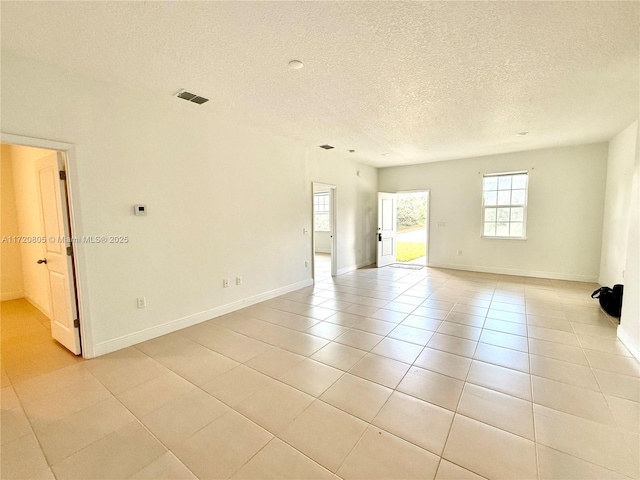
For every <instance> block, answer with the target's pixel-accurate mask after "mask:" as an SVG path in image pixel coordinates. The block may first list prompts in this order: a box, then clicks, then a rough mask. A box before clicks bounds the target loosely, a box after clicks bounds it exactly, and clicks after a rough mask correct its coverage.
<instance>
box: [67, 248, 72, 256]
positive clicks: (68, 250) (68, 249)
mask: <svg viewBox="0 0 640 480" xmlns="http://www.w3.org/2000/svg"><path fill="white" fill-rule="evenodd" d="M67 255H68V256H69V257H70V256H72V255H73V247H71V246H69V247H67Z"/></svg>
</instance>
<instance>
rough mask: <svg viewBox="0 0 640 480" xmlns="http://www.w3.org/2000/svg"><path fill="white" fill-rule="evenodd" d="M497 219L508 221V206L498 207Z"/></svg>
mask: <svg viewBox="0 0 640 480" xmlns="http://www.w3.org/2000/svg"><path fill="white" fill-rule="evenodd" d="M498 221H499V222H508V221H509V209H508V208H498Z"/></svg>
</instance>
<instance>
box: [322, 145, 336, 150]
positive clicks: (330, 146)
mask: <svg viewBox="0 0 640 480" xmlns="http://www.w3.org/2000/svg"><path fill="white" fill-rule="evenodd" d="M320 148H324V149H325V150H331V149H332V148H334V147H333V145H327V144H324V145H320Z"/></svg>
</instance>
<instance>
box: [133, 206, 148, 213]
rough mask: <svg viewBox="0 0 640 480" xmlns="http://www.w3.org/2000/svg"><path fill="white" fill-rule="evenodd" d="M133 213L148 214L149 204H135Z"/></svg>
mask: <svg viewBox="0 0 640 480" xmlns="http://www.w3.org/2000/svg"><path fill="white" fill-rule="evenodd" d="M133 213H135V214H136V215H146V214H147V206H146V205H134V206H133Z"/></svg>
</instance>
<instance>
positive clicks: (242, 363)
mask: <svg viewBox="0 0 640 480" xmlns="http://www.w3.org/2000/svg"><path fill="white" fill-rule="evenodd" d="M418 283H420V282H417V283H413V284H411V286H409V287H407V288H405V290H404V291H403V293H400V294H399V295H403V294H404V292H406V291H407V290H408V289H411V288H414V287H415V286H416V285H417V284H418ZM444 283H446V282H444ZM354 288H355V287H354ZM302 290H304V289H302ZM310 295H313V294H312V293H311V294H310ZM399 295H398V296H399ZM431 295H432V294H429V296H427V297H426V298H425V302H426V301H427V299H428V298H429V297H430V296H431ZM396 298H397V297H396ZM327 300H331V299H327ZM291 301H295V300H291ZM392 301H395V299H394V300H390V301H389V302H387V304H388V303H390V302H392ZM299 303H302V302H299ZM423 303H424V302H423ZM354 305H356V304H354ZM421 305H422V303H421V304H420V306H421ZM270 308H271V307H270ZM323 308H326V307H323ZM381 308H384V307H381ZM417 308H418V306H416V307H415V308H414V309H413V310H412V312H413V311H415V310H416V309H417ZM452 308H453V307H452ZM276 310H277V309H276ZM452 311H453V310H452V309H451V310H449V314H451V312H452ZM336 312H338V311H336ZM287 313H291V314H293V315H302V316H304V315H303V314H296V313H293V312H287ZM409 315H412V313H406V314H405V317H404V318H403V320H401V321H400V322H398V323H395V322H389V323H392V324H394V325H395V327H394V329H395V328H397V327H398V326H400V325H402V324H403V322H404V321H405V320H406V318H407V317H408V316H409ZM363 318H369V317H365V316H363ZM487 319H488V317H487V315H485V316H484V321H483V326H482V327H480V330H481V331H484V330H485V327H484V325H485V324H486V321H487ZM257 320H259V321H261V322H265V323H270V322H269V321H267V320H262V319H257ZM313 320H315V321H316V323H315V324H314V325H317V324H319V323H320V322H323V321H326V319H325V320H318V319H313ZM381 321H385V320H381ZM444 321H446V319H445V320H442V321H441V324H442V322H444ZM567 322H568V323H569V324H570V325H571V326H572V330H573V334H574V335H576V336H577V333H576V332H575V329H574V328H573V323H572V322H569V321H568V320H567ZM524 324H525V326H526V329H527V336H526V337H525V338H527V339H529V338H532V337H529V335H528V329H529V323H528V321H527V322H525V323H524ZM274 325H278V324H274ZM460 325H464V324H460ZM217 326H218V327H219V328H225V329H228V330H230V331H232V332H234V333H236V334H239V335H243V336H246V337H247V338H252V339H254V340H256V341H260V342H262V343H265V344H267V343H266V342H264V341H263V340H261V339H258V338H255V337H251V336H249V335H246V334H244V333H241V332H236V331H234V330H231V329H229V328H228V327H226V326H222V325H217ZM279 326H281V327H283V328H288V327H285V326H283V325H279ZM467 326H468V325H467ZM310 328H311V327H310ZM347 328H348V329H349V330H351V329H353V328H354V327H347ZM413 328H416V327H413ZM540 328H544V327H540ZM290 330H293V331H298V332H300V333H306V332H305V331H300V330H295V329H290ZM392 331H393V330H392ZM392 331H391V332H392ZM427 331H428V330H427ZM391 332H389V333H388V334H387V335H382V340H383V339H385V338H393V337H389V335H390V334H391ZM432 333H435V332H432ZM501 333H505V332H501ZM454 336H455V335H454ZM318 338H321V339H322V340H327V342H328V343H327V344H325V346H326V345H329V344H330V343H333V342H335V340H336V339H327V338H323V337H318ZM456 338H464V337H456ZM382 340H380V341H382ZM400 341H405V340H400ZM543 341H547V342H548V341H549V340H543ZM196 343H197V342H196ZM408 343H412V342H408ZM479 343H481V342H480V341H479V340H478V341H476V342H475V347H474V354H473V355H472V357H471V359H470V360H471V361H474V359H475V353H476V350H477V348H478V346H479ZM527 343H528V342H527ZM551 343H557V344H559V345H562V342H551ZM427 344H428V342H427ZM267 345H268V344H267ZM376 345H377V344H376ZM414 345H419V344H414ZM202 346H204V347H205V348H207V349H209V350H210V351H212V352H215V353H217V354H219V355H223V356H225V357H226V358H230V359H232V360H234V361H236V360H235V359H233V358H232V357H228V356H227V355H225V354H222V353H220V352H217V351H215V350H213V349H212V348H209V347H207V346H206V345H202ZM420 346H421V347H422V348H421V351H420V354H419V355H418V357H416V358H415V359H414V360H413V362H412V363H411V364H410V365H409V369H408V370H407V372H405V374H404V375H403V377H402V378H401V379H400V381H399V382H398V383H397V384H396V387H394V388H393V389H392V394H393V393H394V392H396V391H398V390H397V386H398V385H399V384H400V383H401V382H402V379H404V378H405V377H406V375H407V374H408V372H410V370H411V368H412V367H413V366H417V365H415V362H416V360H417V358H419V356H420V355H421V354H422V352H424V351H425V349H426V348H429V347H428V345H420ZM578 346H579V348H580V349H581V351H582V353H583V355H585V357H586V352H585V351H586V350H587V349H585V348H584V346H583V344H582V342H581V341H580V340H579V339H578ZM274 347H276V348H280V349H283V350H285V351H289V350H287V349H286V348H282V347H278V346H275V345H274ZM322 348H324V346H323V347H321V348H320V349H322ZM350 348H354V347H350ZM374 348H375V346H373V347H372V348H371V349H370V350H369V351H368V352H366V353H365V355H366V354H368V353H372V350H373V349H374ZM501 348H505V347H501ZM320 349H318V350H316V351H315V352H314V353H311V354H309V355H302V356H303V357H304V358H305V359H311V360H314V359H312V358H311V357H312V356H313V355H314V354H315V353H316V352H317V351H319V350H320ZM439 351H441V350H439ZM514 351H517V350H514ZM444 352H446V353H450V354H452V353H451V352H448V351H446V350H445V351H444ZM143 353H144V352H143ZM605 353H606V352H605ZM145 355H146V356H148V357H149V358H152V359H153V360H154V361H156V362H158V360H155V358H154V357H152V356H150V355H148V354H146V353H145ZM453 355H457V354H453ZM527 355H528V361H529V372H528V375H529V380H530V387H531V391H532V401H531V405H532V409H533V405H535V401H534V400H535V399H534V397H533V377H534V375H533V373H532V364H531V361H532V353H531V352H530V351H528V352H527ZM382 357H384V358H390V359H392V360H395V361H398V360H397V359H395V358H393V357H386V356H384V355H382ZM466 358H469V357H466ZM248 361H249V360H247V361H246V362H248ZM558 361H562V362H565V363H572V362H568V361H564V360H558ZM246 362H238V363H239V365H244V366H246V367H248V368H252V367H250V366H248V365H246V364H245V363H246ZM587 362H588V365H589V368H590V371H591V373H592V375H593V376H594V378H595V379H596V382H597V384H598V388H599V389H600V394H601V395H602V396H604V393H603V391H602V387H601V385H600V381H599V380H598V378H597V377H596V376H595V372H594V367H593V365H592V362H591V360H590V359H589V358H588V357H587ZM158 363H160V364H161V365H162V363H161V362H158ZM320 363H322V362H320ZM401 363H405V362H401ZM407 365H408V364H407ZM329 366H331V365H329ZM331 367H332V368H335V367H333V366H331ZM165 368H167V367H166V366H165ZM235 368H237V367H234V368H233V369H235ZM421 368H422V367H421ZM504 368H510V367H504ZM233 369H231V370H233ZM168 370H170V371H172V372H173V370H171V369H170V368H168ZM231 370H230V371H231ZM254 370H255V369H254ZM338 370H340V371H341V372H342V374H341V375H340V377H338V378H337V379H336V380H335V381H334V382H333V383H332V384H331V385H329V386H328V387H327V388H326V389H325V390H324V391H323V392H322V393H320V394H319V395H317V396H315V395H311V396H312V397H313V401H312V402H311V403H310V404H309V405H308V406H307V407H306V408H305V409H304V410H303V412H304V411H306V410H307V409H308V408H309V407H310V406H311V405H312V404H313V403H314V402H315V401H316V400H319V401H321V402H323V403H325V404H326V402H324V401H323V400H322V399H320V397H321V396H322V394H323V393H324V392H326V391H327V390H328V389H330V388H331V387H332V386H333V385H335V383H336V382H338V381H340V379H342V378H343V377H344V376H345V375H346V374H347V373H350V370H347V371H345V370H342V369H338ZM427 370H428V369H427ZM256 371H258V370H256ZM430 371H431V370H430ZM516 371H517V370H516ZM469 372H470V369H469V370H468V371H467V374H466V377H465V380H464V381H463V389H462V391H461V395H460V397H459V398H458V403H457V406H456V409H455V411H453V418H452V423H451V425H450V427H449V432H448V433H447V438H446V439H445V443H444V444H443V453H444V448H445V447H446V444H447V441H448V437H449V434H450V433H451V428H452V425H453V422H454V420H455V417H456V415H461V414H459V413H458V408H459V405H460V401H461V399H462V395H463V394H464V386H466V385H467V384H468V383H469V382H468V381H467V380H468V377H469ZM90 373H92V372H90ZM174 373H176V374H177V375H178V376H180V377H181V378H183V379H184V380H186V381H188V380H187V379H186V378H184V377H182V375H180V374H179V373H177V372H174ZM225 373H226V372H225ZM225 373H223V374H221V375H219V376H222V375H224V374H225ZM260 373H262V374H264V373H263V372H260ZM435 373H438V374H440V375H443V374H442V373H439V372H435ZM92 375H93V373H92ZM264 375H266V376H268V377H269V378H271V379H274V380H276V381H278V382H280V383H283V384H285V385H287V386H289V387H292V388H294V389H296V390H299V389H297V388H296V387H293V386H292V385H289V384H286V383H285V382H282V381H281V380H279V379H278V378H275V377H272V376H270V375H268V374H264ZM352 375H354V374H352ZM219 376H218V377H219ZM218 377H216V378H218ZM359 378H362V377H359ZM452 378H454V377H452ZM543 378H545V377H543ZM365 380H368V379H365ZM98 381H100V380H99V379H98ZM368 381H371V380H368ZM100 383H101V384H102V382H100ZM143 383H144V382H143ZM190 383H191V382H190ZM373 383H377V382H373ZM562 383H567V382H562ZM11 385H12V388H13V384H11ZM193 385H195V384H193ZM568 385H571V384H568ZM195 386H196V388H198V389H200V390H201V391H204V392H205V393H207V394H208V395H209V396H211V397H212V398H215V399H216V400H218V401H220V402H221V403H224V402H222V401H221V400H219V399H217V397H215V396H214V395H212V394H210V393H208V392H206V391H205V390H203V389H202V388H201V387H200V386H198V385H195ZM483 388H486V387H483ZM490 390H491V389H490ZM299 391H302V390H299ZM14 392H15V389H14ZM109 393H110V394H111V396H113V397H114V398H116V399H117V397H115V395H114V394H112V393H111V392H109ZM254 393H255V392H254ZM304 393H306V392H304ZM400 393H403V392H400ZM405 395H410V394H405ZM410 396H412V398H419V397H413V395H410ZM614 396H615V395H614ZM389 398H391V395H389V397H387V399H386V400H385V403H384V404H383V405H382V406H381V407H380V408H379V409H378V413H377V414H376V415H375V416H374V417H373V419H372V420H371V422H365V423H367V424H368V426H374V427H375V428H379V427H376V426H375V425H373V423H372V422H373V421H374V420H375V418H376V416H377V415H378V414H379V412H380V411H381V410H382V409H383V408H384V406H385V405H386V404H387V402H388V401H389ZM516 398H517V397H516ZM18 400H19V401H20V405H21V408H23V407H22V402H21V400H20V399H19V398H18ZM605 400H606V397H605ZM117 401H118V402H119V403H121V402H120V400H119V399H117ZM422 401H424V400H422ZM428 403H431V402H428ZM225 405H227V404H225ZM328 405H331V404H328ZM607 405H608V402H607ZM331 406H332V407H334V408H337V409H338V410H340V411H341V412H344V413H346V414H349V415H352V414H350V413H349V412H346V411H345V410H343V409H341V408H339V407H335V406H333V405H331ZM123 407H124V408H126V406H124V405H123ZM227 407H229V408H231V409H232V410H233V411H235V412H236V413H238V414H240V415H242V414H241V413H240V412H238V411H237V410H235V408H233V407H231V406H230V405H227ZM160 408H162V407H160ZM440 408H442V407H440ZM447 410H448V409H447ZM553 410H555V409H553ZM127 411H129V412H130V413H131V414H133V412H131V411H130V410H129V409H128V408H127ZM448 411H451V410H448ZM303 412H301V413H300V414H299V415H301V414H302V413H303ZM610 413H611V412H610ZM299 415H298V416H299ZM532 415H533V421H534V443H535V446H536V448H535V452H536V464H537V472H538V476H539V475H540V469H539V466H540V465H539V457H538V442H537V436H536V432H537V428H536V422H535V413H534V412H532ZM569 415H571V414H569ZM461 416H464V415H461ZM134 417H135V418H136V419H137V420H138V422H139V423H140V424H142V422H141V421H140V419H139V418H138V417H137V416H135V415H134ZM243 417H244V415H243ZM354 417H355V418H359V417H357V416H355V415H354ZM27 418H28V417H27ZM245 418H247V417H245ZM296 418H297V417H296ZM578 418H581V417H578ZM248 420H250V421H251V422H252V423H254V424H255V422H253V421H252V420H251V419H248ZM294 420H295V419H294ZM360 420H362V419H360ZM586 420H588V419H586ZM213 421H215V420H213ZM363 421H364V420H363ZM29 423H30V427H31V432H32V434H33V435H34V436H35V437H36V440H38V437H37V435H36V434H35V431H34V430H33V426H32V424H31V421H30V419H29ZM482 423H484V422H482ZM596 423H598V422H596ZM142 425H143V426H144V424H142ZM615 425H616V430H617V431H618V433H619V434H622V430H621V429H620V427H619V426H618V422H617V421H616V424H615ZM258 426H259V425H258ZM203 428H204V427H203ZM260 428H263V427H260ZM367 428H368V427H367ZM494 428H498V429H499V430H502V431H505V432H506V430H503V429H500V428H499V427H494ZM145 429H146V430H148V429H147V428H146V426H145ZM263 429H264V428H263ZM264 430H266V429H264ZM267 431H268V430H267ZM365 432H366V429H365ZM269 433H271V432H269ZM387 433H388V434H389V435H392V436H394V437H397V438H402V437H398V436H397V435H395V434H393V433H391V432H387ZM507 433H512V432H507ZM272 435H273V436H274V437H276V438H279V437H278V436H277V435H274V434H272ZM363 435H364V433H363V434H362V435H361V436H360V437H359V439H358V441H357V442H356V444H355V446H354V447H353V448H356V447H357V445H358V444H359V443H360V441H361V440H362V437H363ZM153 436H154V438H156V437H155V435H153ZM156 439H157V438H156ZM157 440H158V441H159V439H157ZM280 440H282V439H280ZM403 440H404V439H403ZM282 441H284V440H282ZM405 441H407V442H409V443H411V444H413V445H416V444H415V443H413V442H410V441H408V440H405ZM160 443H161V444H162V445H163V446H165V448H166V445H164V443H162V442H160ZM285 443H287V442H285ZM287 444H288V443H287ZM38 445H40V443H39V440H38ZM288 445H289V444H288ZM625 445H627V443H626V442H625ZM265 446H266V445H265ZM291 447H292V448H294V449H295V450H296V451H299V450H297V449H296V448H295V447H293V446H291ZM418 447H419V448H422V449H424V447H420V446H419V445H418ZM85 448H86V447H85ZM263 448H264V447H263ZM548 448H551V447H548ZM627 448H629V447H628V445H627ZM167 450H168V451H171V450H170V449H168V448H167ZM424 450H426V451H429V450H427V449H424ZM259 451H260V450H259ZM351 451H353V449H351ZM351 451H350V452H349V453H348V454H347V455H346V457H345V458H344V460H343V462H342V463H341V465H342V464H343V463H344V461H346V459H347V458H348V457H349V455H350V454H351ZM257 453H258V452H256V454H257ZM300 453H302V452H300ZM431 453H433V452H431ZM563 453H564V454H566V455H570V456H572V457H574V456H573V455H571V454H569V453H566V452H563ZM303 455H304V454H303ZM254 456H255V455H254ZM305 457H306V455H305ZM252 458H253V457H252ZM307 458H309V457H307ZM574 458H577V457H574ZM442 459H443V457H442V454H441V455H440V459H439V462H438V467H439V465H440V462H441V461H442ZM311 460H313V459H311ZM248 461H250V460H247V462H248ZM313 461H314V462H315V460H313ZM315 463H317V462H315ZM594 465H595V464H594ZM240 468H242V467H240ZM339 468H340V466H339V467H338V469H337V470H336V472H337V471H338V470H339ZM463 468H467V467H463ZM601 468H605V467H601ZM436 471H437V470H436Z"/></svg>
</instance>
